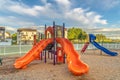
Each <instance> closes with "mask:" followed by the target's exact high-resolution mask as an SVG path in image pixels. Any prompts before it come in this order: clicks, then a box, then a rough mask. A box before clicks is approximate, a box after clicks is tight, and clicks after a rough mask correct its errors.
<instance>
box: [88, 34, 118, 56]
mask: <svg viewBox="0 0 120 80" xmlns="http://www.w3.org/2000/svg"><path fill="white" fill-rule="evenodd" d="M89 39H90V42H91V43H92V44H93V45H94V46H95V47H97V48H98V49H100V50H102V51H103V52H105V53H106V54H109V55H111V56H117V55H118V53H117V52H112V51H110V50H108V49H106V48H104V47H103V46H101V45H99V44H98V43H97V42H95V41H94V40H95V39H96V37H95V36H94V35H93V34H89Z"/></svg>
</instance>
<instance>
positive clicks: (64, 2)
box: [55, 0, 71, 10]
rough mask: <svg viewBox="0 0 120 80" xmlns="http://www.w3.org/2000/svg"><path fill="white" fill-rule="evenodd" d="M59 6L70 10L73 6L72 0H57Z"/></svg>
mask: <svg viewBox="0 0 120 80" xmlns="http://www.w3.org/2000/svg"><path fill="white" fill-rule="evenodd" d="M55 1H56V3H57V4H58V6H59V8H61V9H63V10H68V9H69V8H70V6H71V2H70V0H55Z"/></svg>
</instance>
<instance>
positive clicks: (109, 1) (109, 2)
mask: <svg viewBox="0 0 120 80" xmlns="http://www.w3.org/2000/svg"><path fill="white" fill-rule="evenodd" d="M119 3H120V0H104V1H102V2H101V6H102V7H103V8H104V9H111V8H114V7H116V6H117V5H119Z"/></svg>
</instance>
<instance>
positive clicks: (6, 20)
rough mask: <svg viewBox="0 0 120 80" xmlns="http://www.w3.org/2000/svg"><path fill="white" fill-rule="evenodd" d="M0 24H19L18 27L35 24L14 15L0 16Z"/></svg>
mask: <svg viewBox="0 0 120 80" xmlns="http://www.w3.org/2000/svg"><path fill="white" fill-rule="evenodd" d="M0 24H1V25H3V26H19V27H22V26H30V25H35V23H33V22H30V21H26V20H24V19H19V18H16V17H14V16H7V17H5V16H4V17H3V16H0Z"/></svg>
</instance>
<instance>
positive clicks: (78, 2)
mask: <svg viewBox="0 0 120 80" xmlns="http://www.w3.org/2000/svg"><path fill="white" fill-rule="evenodd" d="M119 16H120V0H0V26H9V27H8V29H11V30H13V28H19V27H23V26H26V27H29V26H42V25H44V24H47V25H52V21H56V23H57V24H58V25H62V23H63V22H64V23H66V26H67V27H71V26H76V27H80V28H91V29H94V28H98V29H100V28H106V29H108V28H111V30H113V29H114V28H117V29H116V30H118V28H120V26H119V25H120V17H119ZM104 30H105V29H104Z"/></svg>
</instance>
